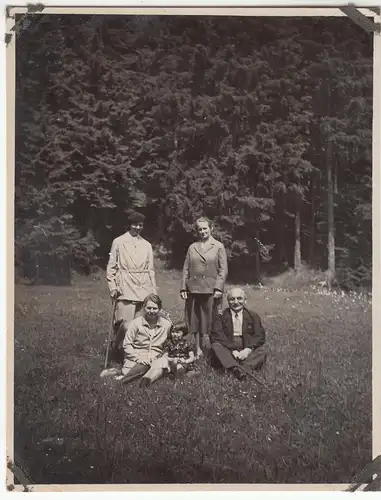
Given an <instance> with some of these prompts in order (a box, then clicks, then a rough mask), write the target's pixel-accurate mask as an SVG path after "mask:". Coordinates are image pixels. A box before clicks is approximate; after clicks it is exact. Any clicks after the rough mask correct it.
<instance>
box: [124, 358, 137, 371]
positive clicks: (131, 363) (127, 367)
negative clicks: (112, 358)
mask: <svg viewBox="0 0 381 500" xmlns="http://www.w3.org/2000/svg"><path fill="white" fill-rule="evenodd" d="M135 365H136V363H135V361H130V360H129V359H125V360H124V362H123V366H122V375H127V374H128V372H129V371H130V370H131V369H132V368H133V367H134V366H135Z"/></svg>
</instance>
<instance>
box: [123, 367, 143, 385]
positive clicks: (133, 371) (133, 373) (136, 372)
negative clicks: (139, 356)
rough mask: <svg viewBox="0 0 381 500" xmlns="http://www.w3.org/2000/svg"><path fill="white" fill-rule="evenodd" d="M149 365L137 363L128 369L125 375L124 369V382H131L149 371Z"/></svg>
mask: <svg viewBox="0 0 381 500" xmlns="http://www.w3.org/2000/svg"><path fill="white" fill-rule="evenodd" d="M149 368H150V367H149V366H148V365H142V364H140V363H135V365H134V366H133V367H132V368H130V370H128V372H127V374H126V375H124V373H123V370H122V373H123V375H124V377H123V378H122V379H121V380H122V382H123V384H129V383H130V382H132V381H133V380H136V379H137V378H140V377H142V376H143V375H144V374H145V373H147V372H148V371H149Z"/></svg>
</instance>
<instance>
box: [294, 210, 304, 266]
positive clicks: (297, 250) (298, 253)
mask: <svg viewBox="0 0 381 500" xmlns="http://www.w3.org/2000/svg"><path fill="white" fill-rule="evenodd" d="M301 267H302V255H301V250H300V202H298V204H297V208H296V212H295V247H294V269H295V272H296V274H298V273H299V272H300V269H301Z"/></svg>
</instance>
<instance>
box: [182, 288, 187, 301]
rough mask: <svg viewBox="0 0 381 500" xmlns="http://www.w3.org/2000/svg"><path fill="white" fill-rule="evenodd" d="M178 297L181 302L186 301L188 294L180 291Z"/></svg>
mask: <svg viewBox="0 0 381 500" xmlns="http://www.w3.org/2000/svg"><path fill="white" fill-rule="evenodd" d="M180 297H181V298H182V299H183V300H187V298H188V293H187V292H185V291H184V290H182V291H181V292H180Z"/></svg>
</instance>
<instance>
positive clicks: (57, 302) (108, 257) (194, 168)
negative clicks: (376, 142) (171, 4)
mask: <svg viewBox="0 0 381 500" xmlns="http://www.w3.org/2000/svg"><path fill="white" fill-rule="evenodd" d="M14 36H15V37H16V36H17V40H16V76H15V80H16V90H15V92H16V121H15V205H14V207H15V233H14V234H15V247H14V255H15V262H14V265H15V308H14V413H13V418H14V453H15V457H18V459H19V463H20V464H22V467H23V470H24V472H25V473H26V474H27V477H28V478H29V480H30V482H31V484H40V485H44V484H45V485H54V484H65V485H68V484H76V485H78V484H87V485H100V484H108V485H112V484H114V485H116V484H122V485H123V484H125V485H131V484H173V483H177V484H185V483H191V484H207V483H212V484H218V483H222V484H243V483H244V484H249V485H256V484H341V483H343V484H345V483H351V481H352V480H353V478H354V477H355V476H356V474H357V473H358V472H359V471H360V470H361V469H363V468H364V467H365V466H366V465H367V464H368V463H369V462H371V461H372V112H373V111H372V109H373V108H372V105H373V34H372V33H371V32H369V31H368V30H366V29H364V28H362V27H361V26H359V25H358V24H357V23H356V22H354V21H353V19H351V18H350V17H348V16H341V17H337V16H336V17H335V16H332V17H323V16H322V17H302V16H298V15H297V12H296V14H295V17H277V16H276V15H274V16H272V17H270V16H263V17H256V16H233V15H232V16H218V15H216V16H211V15H208V16H203V15H201V13H200V14H199V15H192V16H187V15H113V14H108V15H100V14H93V15H90V14H88V15H87V14H86V15H85V14H44V13H43V12H42V13H36V12H35V13H34V14H33V13H32V14H29V15H27V16H26V17H25V18H24V20H23V21H22V25H21V27H20V28H19V30H18V32H17V33H14Z"/></svg>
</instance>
